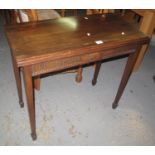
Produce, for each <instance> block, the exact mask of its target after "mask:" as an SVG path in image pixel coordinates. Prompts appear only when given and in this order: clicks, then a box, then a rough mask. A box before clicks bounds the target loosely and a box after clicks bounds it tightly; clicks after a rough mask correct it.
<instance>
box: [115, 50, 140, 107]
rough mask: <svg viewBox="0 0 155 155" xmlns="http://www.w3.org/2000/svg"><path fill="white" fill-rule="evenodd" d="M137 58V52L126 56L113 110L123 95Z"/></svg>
mask: <svg viewBox="0 0 155 155" xmlns="http://www.w3.org/2000/svg"><path fill="white" fill-rule="evenodd" d="M138 50H139V48H138ZM137 57H138V52H135V53H131V54H129V56H128V60H127V64H126V66H125V69H124V73H123V76H122V79H121V82H120V85H119V88H118V91H117V94H116V97H115V100H114V102H113V104H112V108H113V109H115V108H116V107H117V106H118V102H119V100H120V98H121V96H122V94H123V91H124V89H125V86H126V84H127V82H128V80H129V77H130V75H131V73H132V70H133V67H134V65H135V62H136V60H137Z"/></svg>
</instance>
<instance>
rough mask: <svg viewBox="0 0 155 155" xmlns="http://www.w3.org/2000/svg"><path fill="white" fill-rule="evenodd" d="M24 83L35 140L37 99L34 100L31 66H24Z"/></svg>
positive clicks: (32, 133)
mask: <svg viewBox="0 0 155 155" xmlns="http://www.w3.org/2000/svg"><path fill="white" fill-rule="evenodd" d="M24 83H25V92H26V97H27V105H28V111H29V119H30V124H31V136H32V139H33V140H36V139H37V135H36V121H35V100H34V89H33V79H32V72H31V68H30V67H24Z"/></svg>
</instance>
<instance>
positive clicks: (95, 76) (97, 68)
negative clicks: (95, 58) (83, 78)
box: [92, 62, 101, 86]
mask: <svg viewBox="0 0 155 155" xmlns="http://www.w3.org/2000/svg"><path fill="white" fill-rule="evenodd" d="M100 68H101V62H97V63H96V66H95V72H94V77H93V80H92V85H93V86H94V85H96V83H97V78H98V74H99V71H100Z"/></svg>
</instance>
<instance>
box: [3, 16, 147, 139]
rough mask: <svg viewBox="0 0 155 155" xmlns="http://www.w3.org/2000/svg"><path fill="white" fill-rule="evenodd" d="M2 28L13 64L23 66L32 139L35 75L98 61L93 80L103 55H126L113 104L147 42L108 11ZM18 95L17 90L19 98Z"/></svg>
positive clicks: (109, 56) (141, 34)
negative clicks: (106, 12) (4, 31)
mask: <svg viewBox="0 0 155 155" xmlns="http://www.w3.org/2000/svg"><path fill="white" fill-rule="evenodd" d="M5 30H6V35H7V38H8V41H9V45H10V48H11V51H12V58H13V64H14V67H16V68H17V67H20V68H22V69H23V74H24V82H25V92H26V95H27V104H28V110H29V117H30V124H31V135H32V138H33V140H35V139H36V121H35V98H34V88H33V83H34V78H35V77H37V76H40V75H42V74H44V73H49V72H54V71H61V70H64V69H68V68H72V67H76V66H77V67H78V66H80V67H81V66H82V65H85V64H89V63H91V62H98V63H97V66H96V69H95V73H94V78H93V82H92V84H96V81H97V76H98V74H99V70H100V66H101V61H102V60H103V59H107V58H113V57H117V56H123V55H127V56H128V61H127V65H126V67H125V70H124V74H123V77H122V80H121V83H120V86H119V89H118V92H117V95H116V98H115V100H114V103H113V108H116V107H117V106H118V102H119V100H120V97H121V96H122V93H123V90H124V89H125V86H126V84H127V81H128V79H129V77H130V75H131V72H132V69H133V66H134V64H135V61H136V58H137V55H138V53H139V49H140V48H141V46H142V45H143V44H146V43H148V42H149V38H148V37H147V36H145V35H144V34H143V33H142V32H140V31H138V30H137V29H136V28H135V27H134V26H133V25H131V24H129V23H128V22H125V21H124V20H123V19H122V18H121V17H120V16H116V15H112V14H109V15H104V14H103V15H102V14H101V15H90V16H85V17H64V18H60V19H56V20H47V21H40V22H31V23H24V24H18V25H12V26H6V28H5ZM17 81H18V79H17ZM19 91H21V90H20V88H19ZM21 97H22V96H20V93H19V99H20V98H21Z"/></svg>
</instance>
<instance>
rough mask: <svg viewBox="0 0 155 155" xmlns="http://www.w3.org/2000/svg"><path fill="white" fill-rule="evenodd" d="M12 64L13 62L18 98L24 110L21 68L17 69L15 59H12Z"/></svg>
mask: <svg viewBox="0 0 155 155" xmlns="http://www.w3.org/2000/svg"><path fill="white" fill-rule="evenodd" d="M12 62H13V69H14V75H15V80H16V86H17V91H18V97H19V105H20V107H21V108H23V107H24V102H23V95H22V84H21V75H20V68H19V67H17V65H16V63H15V61H14V59H13V57H12Z"/></svg>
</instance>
